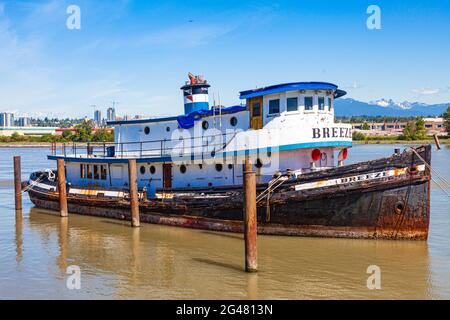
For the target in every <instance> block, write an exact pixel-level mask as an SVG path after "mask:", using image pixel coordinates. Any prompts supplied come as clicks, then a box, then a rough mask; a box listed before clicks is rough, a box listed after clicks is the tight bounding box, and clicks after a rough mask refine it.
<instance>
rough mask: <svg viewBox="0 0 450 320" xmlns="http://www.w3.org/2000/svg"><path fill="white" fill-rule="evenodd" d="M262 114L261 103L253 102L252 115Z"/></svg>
mask: <svg viewBox="0 0 450 320" xmlns="http://www.w3.org/2000/svg"><path fill="white" fill-rule="evenodd" d="M260 115H261V103H259V102H253V104H252V117H259V116H260Z"/></svg>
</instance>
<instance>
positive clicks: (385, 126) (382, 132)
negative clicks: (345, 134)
mask: <svg viewBox="0 0 450 320" xmlns="http://www.w3.org/2000/svg"><path fill="white" fill-rule="evenodd" d="M423 120H424V122H425V129H426V131H427V134H428V135H432V134H435V133H436V134H445V125H444V119H443V118H438V117H436V118H423ZM366 124H367V125H368V126H369V130H363V125H364V123H352V128H353V129H354V130H357V131H358V130H361V131H362V132H363V133H364V134H366V135H368V136H393V135H401V134H402V133H403V129H405V127H406V125H407V122H366Z"/></svg>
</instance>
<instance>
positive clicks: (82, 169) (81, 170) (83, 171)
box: [80, 164, 86, 179]
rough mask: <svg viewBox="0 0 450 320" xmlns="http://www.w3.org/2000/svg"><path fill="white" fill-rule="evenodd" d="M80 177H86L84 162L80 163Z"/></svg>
mask: <svg viewBox="0 0 450 320" xmlns="http://www.w3.org/2000/svg"><path fill="white" fill-rule="evenodd" d="M80 178H83V179H84V178H86V166H85V165H84V164H80Z"/></svg>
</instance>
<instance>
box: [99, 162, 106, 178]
mask: <svg viewBox="0 0 450 320" xmlns="http://www.w3.org/2000/svg"><path fill="white" fill-rule="evenodd" d="M100 179H102V180H106V166H104V165H101V166H100Z"/></svg>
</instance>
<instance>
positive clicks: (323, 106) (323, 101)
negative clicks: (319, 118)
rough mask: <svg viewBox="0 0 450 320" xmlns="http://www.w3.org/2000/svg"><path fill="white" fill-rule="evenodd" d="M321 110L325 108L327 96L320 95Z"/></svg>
mask: <svg viewBox="0 0 450 320" xmlns="http://www.w3.org/2000/svg"><path fill="white" fill-rule="evenodd" d="M318 102H319V110H322V111H323V110H325V98H324V97H319V101H318Z"/></svg>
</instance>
